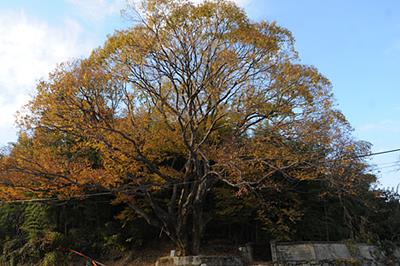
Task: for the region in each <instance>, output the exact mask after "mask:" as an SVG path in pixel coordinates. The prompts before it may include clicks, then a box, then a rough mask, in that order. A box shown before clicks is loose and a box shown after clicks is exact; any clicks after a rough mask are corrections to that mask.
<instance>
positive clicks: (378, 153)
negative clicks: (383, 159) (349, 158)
mask: <svg viewBox="0 0 400 266" xmlns="http://www.w3.org/2000/svg"><path fill="white" fill-rule="evenodd" d="M398 151H400V148H399V149H393V150H386V151H380V152H374V153H367V154H361V155H357V156H354V158H364V157H369V156H375V155H381V154H386V153H393V152H398Z"/></svg>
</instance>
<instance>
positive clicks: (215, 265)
mask: <svg viewBox="0 0 400 266" xmlns="http://www.w3.org/2000/svg"><path fill="white" fill-rule="evenodd" d="M156 266H244V263H243V261H242V259H241V258H239V257H235V256H186V257H162V258H159V259H158V261H157V262H156Z"/></svg>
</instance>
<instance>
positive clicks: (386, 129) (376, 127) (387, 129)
mask: <svg viewBox="0 0 400 266" xmlns="http://www.w3.org/2000/svg"><path fill="white" fill-rule="evenodd" d="M357 131H359V132H361V133H380V134H398V133H400V123H399V122H398V121H395V120H391V119H385V120H381V121H377V122H372V123H367V124H363V125H361V126H359V127H357Z"/></svg>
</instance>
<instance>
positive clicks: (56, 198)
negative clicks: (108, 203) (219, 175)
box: [0, 148, 400, 204]
mask: <svg viewBox="0 0 400 266" xmlns="http://www.w3.org/2000/svg"><path fill="white" fill-rule="evenodd" d="M394 152H400V148H398V149H392V150H386V151H380V152H374V153H366V154H361V155H356V156H348V157H346V156H343V157H342V158H333V159H332V160H335V161H336V160H340V159H357V158H365V157H370V156H376V155H382V154H388V153H394ZM397 162H399V163H400V160H399V161H395V162H393V163H397ZM396 166H397V165H396ZM399 167H400V165H399ZM399 170H400V169H399ZM195 182H198V181H186V182H177V183H167V184H163V185H159V186H158V187H163V188H169V187H171V186H175V185H185V184H192V183H195ZM146 186H155V185H154V184H149V185H142V186H137V187H135V188H131V189H129V190H122V191H105V192H97V193H85V194H80V195H74V196H71V197H66V198H65V199H63V198H59V197H48V198H33V199H19V200H18V199H17V200H6V201H0V204H5V203H6V204H7V203H8V204H9V203H29V202H63V201H68V200H73V199H82V198H87V197H97V196H106V195H115V194H117V193H123V192H131V191H136V190H138V189H140V188H142V189H143V188H145V187H146Z"/></svg>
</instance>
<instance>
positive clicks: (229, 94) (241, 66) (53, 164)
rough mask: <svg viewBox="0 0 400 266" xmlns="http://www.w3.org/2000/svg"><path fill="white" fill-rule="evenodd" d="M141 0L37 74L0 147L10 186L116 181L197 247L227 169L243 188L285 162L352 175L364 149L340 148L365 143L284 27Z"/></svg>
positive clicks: (289, 168)
mask: <svg viewBox="0 0 400 266" xmlns="http://www.w3.org/2000/svg"><path fill="white" fill-rule="evenodd" d="M142 7H143V8H142V10H141V12H138V15H137V17H136V18H137V21H136V22H137V23H136V24H135V25H134V26H133V27H132V28H130V29H128V30H124V31H120V32H117V33H115V34H114V35H113V36H111V37H109V39H108V40H107V42H106V43H105V45H104V46H103V47H102V48H99V49H97V50H95V51H93V53H92V55H91V56H90V57H89V58H87V59H83V60H78V61H75V62H73V63H69V64H62V65H60V66H59V67H58V68H57V69H56V70H55V71H54V72H53V73H52V74H51V76H50V79H49V80H48V81H42V82H40V83H39V84H38V86H37V93H36V96H35V98H34V99H33V101H32V102H31V103H30V104H29V106H28V110H29V112H28V115H27V116H25V117H21V119H20V123H21V135H20V139H19V141H18V142H17V143H16V144H15V145H14V146H13V147H12V149H11V151H10V152H9V154H6V155H5V156H3V158H2V159H1V164H0V176H1V178H2V184H3V190H2V193H3V194H4V195H3V198H6V197H22V196H24V197H30V196H43V195H58V196H60V197H68V196H74V195H80V194H81V193H83V192H85V191H86V192H87V191H90V190H93V189H100V190H108V191H111V192H112V193H114V194H115V195H116V196H117V198H118V200H119V201H121V202H125V203H126V204H128V205H129V207H130V208H131V209H132V210H134V211H135V212H136V213H137V214H138V215H139V216H141V217H143V218H144V219H145V220H146V221H147V222H148V223H149V224H151V225H153V226H156V227H158V228H160V230H161V231H162V232H164V233H166V234H167V235H168V236H169V238H170V239H171V240H172V241H173V242H174V243H175V244H176V246H177V248H179V250H180V251H181V254H182V255H189V254H198V253H199V249H200V240H201V236H202V234H203V231H204V228H205V226H206V224H207V223H208V222H209V221H210V213H209V212H208V211H209V210H206V209H204V202H205V201H206V199H207V195H208V194H209V191H210V190H211V189H212V188H213V187H214V186H215V184H216V183H217V182H223V183H225V184H227V185H229V186H231V187H233V188H235V189H236V190H235V191H236V193H237V195H240V194H242V193H246V192H254V193H257V190H260V189H267V188H279V186H277V183H276V182H275V179H274V178H273V176H275V177H276V176H277V175H278V176H280V177H281V178H284V179H290V180H291V181H292V182H291V184H292V185H294V186H295V183H296V180H297V181H299V180H308V179H318V178H330V177H332V176H334V175H331V174H332V173H333V172H335V173H334V174H335V176H338V175H339V176H345V177H346V178H350V177H351V178H356V175H357V171H353V172H351V171H348V172H347V173H351V175H349V174H347V173H345V169H347V168H351V164H352V162H353V161H357V159H355V158H352V157H348V158H347V160H340V162H341V163H340V164H339V163H337V162H338V161H337V160H336V161H335V160H334V159H335V158H336V159H340V158H343V156H344V157H345V156H347V155H348V154H353V152H354V150H355V149H356V146H355V145H354V143H353V142H352V140H351V139H350V138H349V137H348V136H349V135H348V132H349V126H348V124H347V122H346V120H345V118H344V117H343V115H342V114H341V113H340V112H339V111H337V110H335V108H334V106H333V100H332V96H331V91H330V83H329V81H328V80H327V79H326V78H325V77H323V76H322V75H321V74H319V73H318V71H317V70H316V69H315V68H314V67H310V66H305V65H302V64H299V62H298V57H297V53H296V51H295V50H294V47H293V43H294V40H293V37H292V35H291V33H290V32H289V31H288V30H287V29H285V28H282V27H279V26H277V25H276V24H275V23H269V22H266V21H262V22H259V23H255V22H252V21H250V20H249V18H248V17H247V16H246V14H245V13H244V12H243V11H242V10H241V9H240V8H238V7H237V6H235V5H234V4H233V3H231V2H228V1H206V2H204V3H201V4H198V5H195V4H192V3H189V2H186V1H174V0H158V1H155V0H148V1H145V2H143V6H142ZM332 162H335V167H336V168H334V169H333V168H331V166H334V164H333V163H332ZM346 167H347V168H346ZM342 169H343V171H342V172H340V171H341V170H342ZM336 180H338V179H336ZM341 184H343V183H341ZM264 200H268V199H264ZM294 214H295V216H296V217H298V216H297V213H296V212H295V213H294ZM288 215H289V216H290V215H291V214H290V213H288ZM293 219H296V218H295V217H293Z"/></svg>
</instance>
